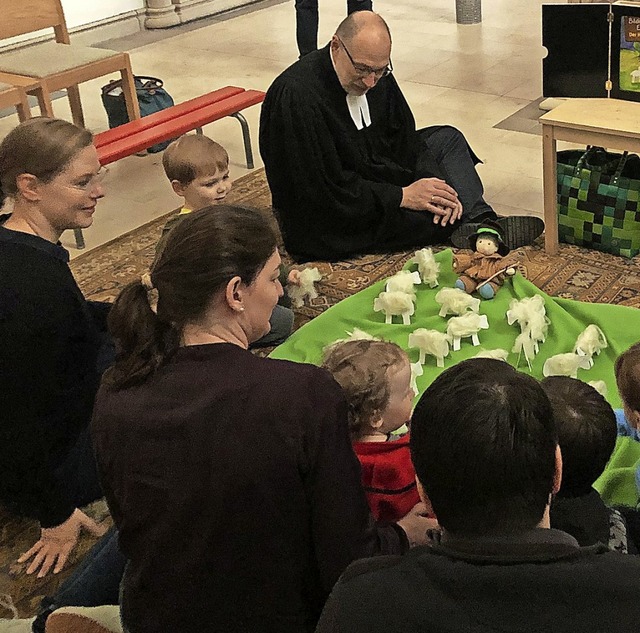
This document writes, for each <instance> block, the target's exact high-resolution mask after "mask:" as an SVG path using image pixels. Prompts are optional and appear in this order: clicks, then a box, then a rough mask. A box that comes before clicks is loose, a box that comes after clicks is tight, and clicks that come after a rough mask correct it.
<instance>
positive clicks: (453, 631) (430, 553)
mask: <svg viewBox="0 0 640 633" xmlns="http://www.w3.org/2000/svg"><path fill="white" fill-rule="evenodd" d="M639 583H640V559H638V558H637V557H636V556H625V555H623V554H618V553H617V552H611V551H608V550H607V548H606V547H605V546H604V545H600V544H598V545H594V546H592V547H584V548H580V547H579V546H578V544H577V542H576V541H575V539H573V537H570V536H569V535H568V534H565V533H564V532H560V531H557V530H543V529H538V530H532V531H531V532H529V533H527V534H524V535H520V536H518V537H514V538H511V539H510V538H503V539H485V540H484V541H483V540H473V541H466V542H464V541H463V542H455V541H451V542H448V543H442V544H441V545H434V546H431V547H419V548H416V549H414V550H412V551H411V552H409V553H408V554H407V555H405V556H403V557H397V556H396V557H391V556H385V557H381V558H378V559H375V560H370V561H358V562H356V563H354V564H353V565H351V566H350V567H349V569H348V570H347V571H346V572H345V573H344V575H343V576H342V578H341V579H340V581H339V582H338V584H337V585H336V587H335V589H334V591H333V593H332V594H331V597H330V598H329V600H328V602H327V605H326V608H325V611H324V613H323V614H322V618H321V620H320V623H319V625H318V629H317V633H425V632H428V633H463V632H471V631H473V633H495V632H496V631H509V632H512V633H516V632H518V633H529V632H530V633H542V632H550V633H551V632H553V633H576V632H577V631H580V632H587V631H588V632H589V633H632V632H633V633H635V631H636V630H637V628H638V622H639V621H640V600H638V597H637V588H638V584H639Z"/></svg>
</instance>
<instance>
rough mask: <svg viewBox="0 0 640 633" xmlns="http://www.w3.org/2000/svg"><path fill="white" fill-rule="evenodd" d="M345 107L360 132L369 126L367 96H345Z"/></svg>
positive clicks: (369, 115) (369, 117) (369, 116)
mask: <svg viewBox="0 0 640 633" xmlns="http://www.w3.org/2000/svg"><path fill="white" fill-rule="evenodd" d="M347 107H348V108H349V114H350V115H351V118H352V119H353V123H354V124H355V126H356V127H357V128H358V129H359V130H362V129H363V128H365V127H369V126H370V125H371V114H370V112H369V102H368V101H367V95H366V94H364V95H350V94H348V95H347Z"/></svg>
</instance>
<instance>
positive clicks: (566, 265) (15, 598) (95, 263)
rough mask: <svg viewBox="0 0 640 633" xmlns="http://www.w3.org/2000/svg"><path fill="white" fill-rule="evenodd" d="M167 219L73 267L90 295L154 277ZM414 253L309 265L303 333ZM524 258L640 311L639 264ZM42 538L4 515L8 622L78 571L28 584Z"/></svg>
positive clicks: (562, 281)
mask: <svg viewBox="0 0 640 633" xmlns="http://www.w3.org/2000/svg"><path fill="white" fill-rule="evenodd" d="M228 200H229V202H231V203H235V204H244V205H249V206H255V207H258V208H263V209H269V208H270V205H271V196H270V193H269V188H268V185H267V182H266V179H265V175H264V171H263V170H257V171H255V172H253V173H251V174H248V175H247V176H244V177H243V178H241V179H239V180H238V181H237V182H236V183H235V186H234V189H233V190H232V192H231V193H230V195H229V198H228ZM166 220H167V218H166V217H164V218H159V219H157V220H154V221H153V222H150V223H149V224H146V225H145V226H143V227H140V228H138V229H136V230H134V231H131V232H130V233H127V234H126V235H123V236H122V237H120V238H118V239H116V240H113V241H112V242H109V243H108V244H105V245H103V246H100V247H98V248H96V249H94V250H92V251H90V252H88V253H85V254H82V255H80V256H79V257H77V258H75V259H74V260H73V261H72V263H71V268H72V270H73V273H74V275H75V276H76V278H77V280H78V283H79V284H80V287H81V288H82V290H83V291H84V293H85V295H86V296H87V297H88V298H91V299H96V300H112V299H114V298H115V297H116V295H117V294H118V292H119V290H120V289H121V288H122V287H123V286H124V285H125V284H127V283H129V282H130V281H132V280H134V279H136V278H138V277H140V275H142V274H143V273H144V272H146V271H147V270H148V267H149V265H150V264H151V262H152V259H153V254H154V248H155V244H156V241H157V239H158V237H159V235H160V231H161V228H162V226H163V225H164V223H165V222H166ZM441 248H443V247H441ZM435 250H439V249H438V248H436V249H435ZM411 254H412V253H399V254H393V255H365V256H362V257H358V258H355V259H352V260H348V261H342V262H336V263H331V264H328V263H325V262H319V263H311V264H307V266H317V267H318V268H319V269H320V272H321V273H322V275H323V279H322V280H321V281H320V282H319V284H318V291H319V296H318V298H317V299H315V300H313V301H312V302H311V305H305V306H303V307H302V308H300V309H299V310H297V311H296V326H297V327H300V326H301V325H303V324H304V323H306V322H307V321H309V320H310V319H312V318H314V317H315V316H317V315H318V314H320V313H322V312H324V311H325V310H326V309H327V308H329V307H330V306H332V305H335V304H336V303H338V302H339V301H340V300H342V299H344V298H345V297H348V296H350V295H353V294H355V293H356V292H358V291H360V290H363V289H364V288H367V287H368V286H370V285H371V284H373V283H375V282H376V281H378V280H380V279H383V278H385V277H388V276H389V275H392V274H394V273H395V272H397V271H398V270H400V269H401V268H402V267H403V266H404V264H405V263H406V262H407V260H408V259H409V258H410V257H411ZM517 256H518V259H519V262H518V266H519V268H520V270H521V272H522V273H523V274H524V275H525V277H527V278H528V279H529V280H530V281H531V282H533V283H534V284H535V285H536V286H538V287H539V288H540V289H542V290H543V291H544V292H546V293H547V294H549V295H552V296H557V297H564V298H569V299H576V300H579V301H587V302H598V303H612V304H619V305H626V306H630V307H636V308H640V259H638V258H636V259H633V260H628V259H623V258H620V257H614V256H611V255H605V254H602V253H598V252H596V251H591V250H587V249H582V248H577V247H575V246H568V245H562V246H561V247H560V252H559V254H558V255H556V256H549V255H547V254H546V253H545V252H544V250H543V248H542V242H541V241H540V242H539V243H537V244H535V245H534V246H531V247H527V248H523V249H520V250H519V251H518V252H517ZM92 513H93V515H94V516H97V517H105V516H106V515H107V513H106V508H105V507H104V504H103V503H101V502H98V503H97V504H94V508H93V509H92ZM105 520H107V521H108V520H109V519H108V518H106V519H105ZM37 534H38V529H37V525H36V524H35V523H33V522H29V521H26V520H23V519H18V518H15V517H11V516H9V515H8V514H6V513H4V512H3V511H2V510H1V509H0V618H8V617H11V610H10V609H7V608H4V607H3V606H2V605H3V604H4V602H6V601H5V600H3V597H2V594H7V595H8V596H10V597H11V600H12V603H13V604H14V605H15V607H16V608H17V611H18V613H19V614H20V616H22V617H25V616H28V615H31V614H33V613H34V612H35V610H36V609H37V606H38V603H39V600H40V598H41V597H42V595H44V594H50V593H52V592H53V591H54V590H55V587H56V586H57V585H58V584H59V582H60V581H61V580H62V579H63V578H64V577H66V576H67V575H68V573H69V572H70V571H71V569H73V566H71V567H70V568H69V570H67V571H65V572H63V573H62V574H60V575H59V576H57V577H56V578H54V579H51V578H45V579H41V580H37V579H34V578H31V577H27V576H26V575H25V574H24V569H23V566H21V565H17V564H16V563H15V560H16V558H17V557H18V556H19V554H20V553H22V552H23V551H25V550H26V549H28V548H29V547H30V546H31V545H32V544H33V543H34V542H35V540H36V538H37ZM92 543H93V540H92V539H90V538H89V537H87V536H84V537H83V540H82V543H81V546H80V548H79V549H78V552H77V553H76V555H75V557H74V564H77V561H78V560H79V559H80V558H81V557H82V556H83V555H84V553H85V552H86V551H87V549H88V548H89V547H90V546H91V545H92ZM1 628H2V623H1V622H0V630H1Z"/></svg>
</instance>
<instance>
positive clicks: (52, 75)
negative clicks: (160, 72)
mask: <svg viewBox="0 0 640 633" xmlns="http://www.w3.org/2000/svg"><path fill="white" fill-rule="evenodd" d="M47 28H53V30H54V33H55V42H44V43H42V44H39V45H38V46H35V47H27V48H23V49H20V50H18V51H15V52H9V53H3V54H1V55H0V73H10V74H12V75H22V76H26V77H31V78H35V79H37V80H38V82H39V84H40V86H41V87H42V89H43V91H44V92H45V93H47V95H50V94H51V93H52V92H55V91H56V90H63V89H66V90H67V96H68V97H69V104H70V106H71V116H72V118H73V121H74V123H76V124H77V125H80V126H83V127H84V115H83V112H82V104H81V102H80V91H79V90H78V84H80V83H83V82H85V81H89V80H91V79H96V78H97V77H103V76H105V75H108V74H110V73H113V72H119V73H120V76H121V77H122V88H123V91H124V98H125V103H126V105H127V113H128V114H129V119H130V120H134V119H139V118H140V107H139V105H138V99H137V97H136V91H135V85H134V82H133V74H132V72H131V63H130V61H129V55H128V53H120V52H118V51H111V50H106V49H102V48H91V47H88V46H77V45H75V44H71V43H70V40H69V32H68V30H67V25H66V22H65V19H64V13H63V11H62V5H61V4H60V0H0V39H6V38H10V37H14V36H16V35H24V34H27V33H34V32H35V31H39V30H41V29H47ZM27 92H28V93H30V94H31V93H32V92H33V93H34V94H36V96H37V91H36V90H35V89H34V90H33V91H32V90H29V89H27ZM40 106H41V108H42V107H44V108H45V111H44V112H43V114H45V115H46V116H53V111H52V110H51V101H50V99H48V100H44V101H40ZM47 108H48V111H46V109H47Z"/></svg>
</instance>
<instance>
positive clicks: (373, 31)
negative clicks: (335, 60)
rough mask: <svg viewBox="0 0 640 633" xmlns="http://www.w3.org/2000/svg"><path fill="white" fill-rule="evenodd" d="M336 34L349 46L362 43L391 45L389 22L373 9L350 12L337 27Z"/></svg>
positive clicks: (382, 45) (385, 46)
mask: <svg viewBox="0 0 640 633" xmlns="http://www.w3.org/2000/svg"><path fill="white" fill-rule="evenodd" d="M336 35H337V36H338V37H339V38H340V39H341V40H342V41H343V42H345V44H347V46H348V45H349V44H356V45H358V44H360V43H361V42H360V40H363V42H362V43H364V44H366V45H367V46H380V47H383V48H387V47H389V48H390V47H391V32H390V31H389V27H388V26H387V23H386V22H385V21H384V20H383V19H382V18H381V17H380V16H379V15H378V14H377V13H374V12H373V11H356V12H355V13H351V14H349V15H348V16H347V17H346V18H345V19H344V20H342V22H340V24H339V26H338V28H337V29H336Z"/></svg>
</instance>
